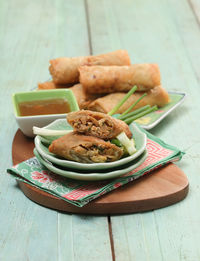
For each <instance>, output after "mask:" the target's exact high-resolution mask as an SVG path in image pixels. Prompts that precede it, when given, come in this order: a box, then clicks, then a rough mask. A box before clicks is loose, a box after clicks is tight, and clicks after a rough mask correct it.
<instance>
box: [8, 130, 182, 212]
mask: <svg viewBox="0 0 200 261" xmlns="http://www.w3.org/2000/svg"><path fill="white" fill-rule="evenodd" d="M141 130H142V131H143V132H145V133H146V135H147V152H148V156H147V158H146V160H145V161H144V162H143V163H142V164H141V165H140V166H139V167H137V168H136V169H134V170H132V171H130V172H129V173H126V174H125V175H123V176H121V177H118V178H115V179H112V180H103V181H79V180H73V179H68V178H66V177H62V176H59V175H57V174H54V173H52V172H51V171H49V170H48V169H47V168H46V167H44V166H43V165H42V164H41V163H40V162H39V161H38V160H37V159H36V157H33V158H30V159H28V160H26V161H23V162H21V163H19V164H17V165H15V166H13V167H11V168H9V169H7V172H8V173H9V174H11V176H12V177H14V178H15V179H16V180H19V181H23V182H25V183H28V184H30V185H32V186H35V187H37V188H39V189H41V190H43V191H46V192H48V193H50V194H52V195H54V196H56V197H58V198H61V199H63V200H65V201H67V202H69V203H71V204H73V205H75V206H78V207H82V206H84V205H86V204H87V203H89V202H90V201H91V200H93V199H95V198H97V197H100V196H102V195H104V194H106V193H108V192H110V191H112V190H114V189H116V188H118V187H120V186H123V185H125V184H127V183H128V182H134V180H136V179H138V178H140V177H142V176H143V175H147V174H148V173H150V172H151V171H153V170H154V169H156V168H158V167H160V166H163V165H165V164H167V163H169V162H174V161H177V160H180V159H181V158H182V156H183V155H184V152H182V151H180V150H179V149H177V148H176V147H174V146H171V145H168V144H166V143H165V142H164V141H162V140H161V139H159V138H158V137H155V136H154V135H152V134H150V133H149V132H147V131H145V130H143V129H141Z"/></svg>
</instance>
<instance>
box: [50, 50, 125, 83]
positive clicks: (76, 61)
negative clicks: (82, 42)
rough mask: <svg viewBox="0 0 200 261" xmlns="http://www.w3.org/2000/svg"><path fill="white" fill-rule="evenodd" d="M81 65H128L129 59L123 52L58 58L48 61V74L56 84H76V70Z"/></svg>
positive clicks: (77, 73)
mask: <svg viewBox="0 0 200 261" xmlns="http://www.w3.org/2000/svg"><path fill="white" fill-rule="evenodd" d="M82 65H89V66H90V65H130V58H129V55H128V53H127V51H125V50H117V51H114V52H110V53H107V54H101V55H94V56H82V57H72V58H69V57H60V58H57V59H52V60H50V67H49V72H50V74H51V75H52V78H53V81H54V82H55V83H56V84H66V83H77V82H79V72H78V68H79V67H80V66H82Z"/></svg>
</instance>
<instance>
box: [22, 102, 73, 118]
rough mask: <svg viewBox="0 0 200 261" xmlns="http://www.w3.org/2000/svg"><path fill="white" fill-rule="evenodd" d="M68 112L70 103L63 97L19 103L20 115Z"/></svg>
mask: <svg viewBox="0 0 200 261" xmlns="http://www.w3.org/2000/svg"><path fill="white" fill-rule="evenodd" d="M68 112H70V105H69V103H68V102H67V101H66V100H64V99H48V100H36V101H27V102H21V103H19V113H20V116H34V115H45V114H62V113H68Z"/></svg>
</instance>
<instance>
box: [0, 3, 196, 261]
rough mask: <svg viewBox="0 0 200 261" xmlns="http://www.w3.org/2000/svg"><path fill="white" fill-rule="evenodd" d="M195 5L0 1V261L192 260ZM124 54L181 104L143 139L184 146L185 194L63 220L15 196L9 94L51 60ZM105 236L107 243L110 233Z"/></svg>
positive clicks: (30, 82)
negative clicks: (149, 67)
mask: <svg viewBox="0 0 200 261" xmlns="http://www.w3.org/2000/svg"><path fill="white" fill-rule="evenodd" d="M199 25H200V2H199V0H163V1H160V0H118V1H115V0H85V1H84V0H56V1H54V0H45V1H41V0H34V1H28V0H16V1H14V0H1V1H0V67H1V69H0V125H1V127H0V142H1V145H0V155H1V159H0V260H2V261H13V260H14V261H15V260H16V261H25V260H29V261H36V260H43V261H45V260H48V261H64V260H65V261H79V260H81V261H84V260H87V261H89V260H95V261H100V260H102V261H111V260H116V261H132V260H133V261H135V260H136V261H143V260H144V261H161V260H162V261H169V260H170V261H171V260H173V261H179V260H187V261H198V260H200V247H199V242H200V211H199V206H200V205H199V202H200V193H199V192H200V191H199V190H200V188H199V184H200V150H199V144H200V132H199V128H200V121H199V109H200V103H199V96H200V86H199V83H200V26H199ZM116 49H126V50H127V51H128V52H129V54H130V57H131V60H132V62H133V63H158V64H159V66H160V70H161V76H162V83H163V86H164V88H166V89H167V90H169V91H172V90H175V91H181V92H186V93H187V98H186V100H185V102H184V103H183V104H182V105H181V106H180V107H178V108H177V109H176V110H175V111H174V112H173V113H171V114H170V115H169V116H168V117H167V118H166V119H165V120H163V121H162V122H161V123H160V124H159V126H157V127H155V128H154V129H152V130H151V133H153V134H155V135H157V136H158V137H160V138H162V139H163V140H165V141H166V142H167V143H169V144H173V145H175V146H176V147H178V148H180V149H181V150H184V151H185V152H186V155H185V156H184V158H183V160H182V161H180V162H179V163H178V166H179V167H180V168H181V169H182V170H183V171H184V172H185V173H186V174H187V176H188V179H189V183H190V191H189V194H188V196H187V198H186V199H185V200H183V201H181V202H180V203H177V204H175V205H173V206H169V207H166V208H162V209H159V210H155V211H150V212H145V213H138V214H129V215H117V216H110V217H107V216H86V215H75V214H74V215H73V214H64V213H60V212H57V211H54V210H50V209H47V208H45V207H42V206H39V205H37V204H35V203H33V202H32V201H30V200H29V199H28V198H26V197H25V196H24V194H23V193H22V192H21V190H20V189H19V188H18V187H17V185H16V181H15V180H14V179H12V178H11V177H10V176H9V175H8V174H7V173H6V169H7V168H8V167H10V166H11V165H12V158H11V145H12V140H13V137H14V134H15V132H16V130H17V124H16V122H15V119H14V115H13V108H12V103H11V95H12V93H14V92H20V91H28V90H31V89H32V88H34V87H35V86H36V84H37V82H39V81H45V80H46V79H48V78H49V77H50V76H49V72H48V64H49V63H48V62H49V60H50V59H51V58H56V57H59V56H79V55H88V54H100V53H105V52H109V51H113V50H116ZM111 234H112V237H111Z"/></svg>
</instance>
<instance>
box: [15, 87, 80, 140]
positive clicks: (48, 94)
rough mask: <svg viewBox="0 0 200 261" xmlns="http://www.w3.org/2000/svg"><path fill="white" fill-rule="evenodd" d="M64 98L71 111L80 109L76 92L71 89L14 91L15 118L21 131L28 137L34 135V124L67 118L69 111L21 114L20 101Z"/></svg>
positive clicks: (44, 124) (42, 125) (39, 124)
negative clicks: (46, 113)
mask: <svg viewBox="0 0 200 261" xmlns="http://www.w3.org/2000/svg"><path fill="white" fill-rule="evenodd" d="M57 98H62V99H65V100H67V102H68V103H69V106H70V111H78V110H79V107H78V104H77V101H76V99H75V96H74V94H73V93H72V91H71V90H69V89H56V90H44V91H42V90H41V91H30V92H20V93H14V94H13V95H12V102H13V107H14V114H15V119H16V121H17V123H18V126H19V128H20V129H21V131H22V132H23V133H24V134H25V135H26V136H28V137H34V136H35V135H34V134H33V126H37V127H40V128H42V127H44V126H46V125H47V124H49V123H51V122H53V121H55V120H56V119H64V118H66V115H67V113H64V114H48V115H34V116H20V112H19V103H20V102H29V101H35V100H47V99H57Z"/></svg>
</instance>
